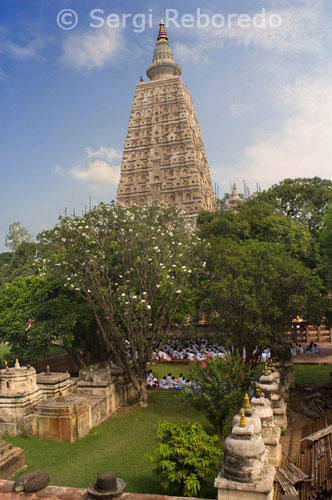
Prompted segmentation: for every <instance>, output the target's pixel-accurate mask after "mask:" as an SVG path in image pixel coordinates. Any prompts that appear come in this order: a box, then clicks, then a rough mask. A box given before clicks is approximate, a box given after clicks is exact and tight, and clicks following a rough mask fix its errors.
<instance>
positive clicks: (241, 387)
mask: <svg viewBox="0 0 332 500" xmlns="http://www.w3.org/2000/svg"><path fill="white" fill-rule="evenodd" d="M190 375H191V378H192V380H193V381H194V382H193V384H192V385H191V386H189V387H186V388H185V389H184V391H183V392H182V394H184V397H185V398H186V399H187V400H188V401H189V403H190V404H192V405H193V406H195V407H196V408H198V409H201V410H203V411H204V412H205V413H206V414H207V417H208V419H209V420H210V422H211V423H212V424H213V425H214V426H215V427H216V429H217V431H218V432H219V434H220V435H222V434H223V430H224V426H225V422H227V419H228V418H229V417H230V416H232V415H233V413H234V412H235V411H236V410H237V409H238V408H239V406H240V405H241V401H242V399H243V395H244V393H245V392H247V390H248V387H249V384H250V380H251V378H252V376H253V368H252V366H251V365H248V364H246V363H244V362H243V360H242V359H241V357H240V356H238V355H237V354H235V355H234V356H228V357H227V359H219V358H218V359H216V360H214V361H213V360H209V361H206V362H205V363H204V366H202V365H201V364H199V363H197V364H195V365H194V366H193V368H192V369H191V372H190Z"/></svg>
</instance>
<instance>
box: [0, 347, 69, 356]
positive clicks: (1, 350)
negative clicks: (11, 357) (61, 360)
mask: <svg viewBox="0 0 332 500" xmlns="http://www.w3.org/2000/svg"><path fill="white" fill-rule="evenodd" d="M10 350H11V345H10V344H9V345H0V359H6V356H8V354H9V353H10ZM65 352H66V351H65V349H64V348H63V347H60V346H58V345H55V344H54V345H51V346H50V347H49V349H48V352H47V355H46V356H47V357H52V356H58V355H59V354H64V353H65Z"/></svg>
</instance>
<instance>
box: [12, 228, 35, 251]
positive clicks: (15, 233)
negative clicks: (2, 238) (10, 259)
mask: <svg viewBox="0 0 332 500" xmlns="http://www.w3.org/2000/svg"><path fill="white" fill-rule="evenodd" d="M24 241H26V242H31V241H32V237H31V234H30V233H29V231H27V230H26V229H25V227H23V226H21V223H20V222H13V223H12V224H10V225H9V230H8V234H7V236H6V247H8V248H10V249H11V250H16V249H17V247H18V246H19V245H20V244H21V243H23V242H24Z"/></svg>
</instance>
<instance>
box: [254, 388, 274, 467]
mask: <svg viewBox="0 0 332 500" xmlns="http://www.w3.org/2000/svg"><path fill="white" fill-rule="evenodd" d="M251 407H252V409H253V411H254V413H255V414H256V415H258V416H259V417H260V419H261V424H262V433H261V434H262V438H263V441H264V444H265V447H266V448H267V450H268V451H269V454H268V461H269V464H270V465H274V466H276V467H278V466H279V463H280V460H281V455H282V449H281V445H280V435H281V429H280V427H278V426H276V425H275V424H274V418H273V411H272V406H271V401H269V400H268V399H267V398H265V397H264V394H263V393H262V391H261V390H260V387H259V386H258V388H257V390H256V394H255V396H254V397H253V398H252V400H251Z"/></svg>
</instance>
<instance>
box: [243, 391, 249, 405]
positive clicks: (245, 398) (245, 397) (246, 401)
mask: <svg viewBox="0 0 332 500" xmlns="http://www.w3.org/2000/svg"><path fill="white" fill-rule="evenodd" d="M243 408H250V400H249V396H248V394H246V395H245V396H244V400H243Z"/></svg>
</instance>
